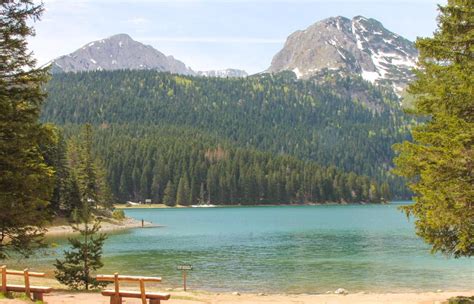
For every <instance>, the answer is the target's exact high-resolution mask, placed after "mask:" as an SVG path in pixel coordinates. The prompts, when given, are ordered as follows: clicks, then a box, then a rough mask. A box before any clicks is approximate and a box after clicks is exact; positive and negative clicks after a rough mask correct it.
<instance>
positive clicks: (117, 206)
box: [114, 201, 408, 210]
mask: <svg viewBox="0 0 474 304" xmlns="http://www.w3.org/2000/svg"><path fill="white" fill-rule="evenodd" d="M399 202H408V201H393V202H388V203H367V202H360V203H345V202H343V203H335V202H327V203H306V204H255V205H245V204H237V205H214V206H213V207H207V208H211V209H212V208H238V207H305V206H351V205H357V206H364V205H391V204H393V203H399ZM114 208H115V209H121V210H128V209H201V208H195V207H192V206H182V205H176V206H166V205H165V204H139V205H133V206H127V205H126V204H115V205H114ZM203 209H206V208H203Z"/></svg>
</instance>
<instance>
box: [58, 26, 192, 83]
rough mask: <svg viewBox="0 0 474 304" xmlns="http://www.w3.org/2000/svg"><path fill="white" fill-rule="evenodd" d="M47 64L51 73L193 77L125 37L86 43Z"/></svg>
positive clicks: (177, 64) (169, 58) (170, 58)
mask: <svg viewBox="0 0 474 304" xmlns="http://www.w3.org/2000/svg"><path fill="white" fill-rule="evenodd" d="M51 64H52V71H53V73H60V72H81V71H97V70H125V69H126V70H157V71H161V72H170V73H176V74H184V75H195V72H194V71H193V70H191V69H190V68H188V67H186V65H185V64H184V63H182V62H181V61H179V60H176V59H175V58H173V56H166V55H164V54H163V53H161V52H159V51H158V50H156V49H154V48H153V47H151V46H149V45H145V44H142V43H140V42H137V41H135V40H133V39H132V38H131V37H130V36H128V35H127V34H118V35H114V36H111V37H109V38H107V39H102V40H98V41H94V42H91V43H88V44H87V45H85V46H83V47H82V48H80V49H78V50H77V51H75V52H73V53H71V54H69V55H65V56H61V57H59V58H57V59H55V60H53V61H52V63H51Z"/></svg>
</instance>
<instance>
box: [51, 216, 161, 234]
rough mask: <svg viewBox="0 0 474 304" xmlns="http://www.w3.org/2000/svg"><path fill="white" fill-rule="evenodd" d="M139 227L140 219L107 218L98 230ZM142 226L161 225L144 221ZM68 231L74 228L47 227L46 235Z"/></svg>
mask: <svg viewBox="0 0 474 304" xmlns="http://www.w3.org/2000/svg"><path fill="white" fill-rule="evenodd" d="M140 227H142V221H139V220H136V219H133V218H125V219H124V220H122V221H115V220H108V221H107V222H102V223H101V228H100V231H102V232H111V231H117V230H124V229H132V228H140ZM144 227H146V228H151V227H161V226H160V225H155V224H153V223H150V222H146V221H145V222H144ZM70 233H74V230H73V229H72V227H71V226H69V225H61V226H52V227H48V231H47V232H46V235H47V236H55V235H61V234H70Z"/></svg>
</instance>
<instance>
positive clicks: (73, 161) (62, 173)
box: [41, 125, 114, 219]
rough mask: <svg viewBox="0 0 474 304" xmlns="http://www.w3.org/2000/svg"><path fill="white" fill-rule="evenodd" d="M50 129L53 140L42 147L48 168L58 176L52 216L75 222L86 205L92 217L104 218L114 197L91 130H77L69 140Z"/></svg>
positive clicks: (55, 130) (87, 128) (55, 176)
mask: <svg viewBox="0 0 474 304" xmlns="http://www.w3.org/2000/svg"><path fill="white" fill-rule="evenodd" d="M50 127H51V129H52V133H53V140H51V141H50V142H48V143H45V144H43V145H42V147H41V150H42V153H43V156H44V160H45V162H46V164H48V165H49V166H50V167H52V168H53V169H54V173H55V174H54V187H53V193H52V196H51V198H50V200H49V205H48V209H49V213H50V214H52V215H54V216H61V217H66V218H70V219H72V217H73V215H74V213H75V212H77V211H78V210H81V209H82V208H83V207H84V205H87V206H88V208H89V209H90V210H91V211H92V212H93V213H95V214H104V211H107V210H108V209H111V207H112V203H113V202H114V197H113V194H112V192H111V191H110V188H109V184H108V183H107V176H106V175H107V173H106V171H105V167H104V165H103V162H102V161H101V160H100V158H99V157H98V156H97V153H95V151H94V150H95V149H94V145H95V142H93V130H92V127H91V126H90V125H85V126H83V127H81V128H79V127H77V128H75V129H74V130H75V132H74V133H75V134H71V135H70V136H68V138H67V139H65V136H64V135H63V134H62V132H61V131H60V130H59V129H57V128H55V127H53V126H50Z"/></svg>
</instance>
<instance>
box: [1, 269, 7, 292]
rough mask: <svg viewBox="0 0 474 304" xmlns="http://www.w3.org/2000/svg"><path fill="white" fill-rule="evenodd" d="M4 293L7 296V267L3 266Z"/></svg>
mask: <svg viewBox="0 0 474 304" xmlns="http://www.w3.org/2000/svg"><path fill="white" fill-rule="evenodd" d="M2 293H3V294H4V295H7V266H6V265H3V266H2Z"/></svg>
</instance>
